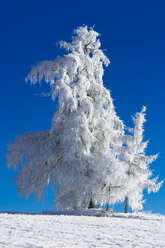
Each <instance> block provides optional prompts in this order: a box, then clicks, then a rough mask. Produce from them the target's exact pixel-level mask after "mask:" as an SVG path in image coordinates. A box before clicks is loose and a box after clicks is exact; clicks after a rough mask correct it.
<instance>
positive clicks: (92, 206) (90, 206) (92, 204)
mask: <svg viewBox="0 0 165 248" xmlns="http://www.w3.org/2000/svg"><path fill="white" fill-rule="evenodd" d="M90 208H95V203H94V201H93V200H92V198H91V199H90V201H89V206H88V209H90Z"/></svg>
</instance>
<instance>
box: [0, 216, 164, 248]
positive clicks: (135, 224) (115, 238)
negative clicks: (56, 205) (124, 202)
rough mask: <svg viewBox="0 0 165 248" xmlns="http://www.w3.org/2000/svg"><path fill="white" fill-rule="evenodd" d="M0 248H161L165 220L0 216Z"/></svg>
mask: <svg viewBox="0 0 165 248" xmlns="http://www.w3.org/2000/svg"><path fill="white" fill-rule="evenodd" d="M124 217H127V218H124ZM0 247H1V248H6V247H8V248H18V247H19V248H86V247H97V248H109V247H112V248H115V247H122V248H132V247H140V248H149V247H152V248H160V247H162V248H164V247H165V216H159V215H149V214H145V215H143V216H137V218H136V216H132V217H131V216H130V215H123V214H122V215H121V216H118V217H113V216H111V217H95V216H64V215H20V214H15V215H13V214H0Z"/></svg>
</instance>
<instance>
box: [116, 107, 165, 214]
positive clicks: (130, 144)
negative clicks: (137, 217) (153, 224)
mask: <svg viewBox="0 0 165 248" xmlns="http://www.w3.org/2000/svg"><path fill="white" fill-rule="evenodd" d="M145 112H146V107H143V108H142V111H141V112H140V113H136V114H135V116H134V117H133V122H134V128H128V131H129V132H130V133H132V135H131V134H130V135H123V136H122V137H121V139H122V141H123V145H122V146H120V147H118V148H117V149H116V152H117V153H118V154H120V156H119V157H120V160H121V163H123V165H124V168H125V177H123V180H124V183H123V186H122V187H121V188H120V190H121V191H122V192H124V194H125V212H127V209H128V205H129V206H130V207H131V209H132V210H139V209H142V207H143V202H144V201H143V190H144V189H145V188H146V189H148V192H149V193H150V192H151V191H153V192H157V191H158V190H159V188H160V187H161V184H162V182H160V183H157V177H156V178H153V179H150V178H151V176H152V171H151V170H150V169H149V164H151V163H152V162H153V161H154V160H155V159H156V158H157V154H156V155H153V156H147V155H146V154H145V149H146V147H147V144H148V141H146V142H143V132H144V129H143V124H144V122H145V121H146V120H145ZM124 194H123V195H124Z"/></svg>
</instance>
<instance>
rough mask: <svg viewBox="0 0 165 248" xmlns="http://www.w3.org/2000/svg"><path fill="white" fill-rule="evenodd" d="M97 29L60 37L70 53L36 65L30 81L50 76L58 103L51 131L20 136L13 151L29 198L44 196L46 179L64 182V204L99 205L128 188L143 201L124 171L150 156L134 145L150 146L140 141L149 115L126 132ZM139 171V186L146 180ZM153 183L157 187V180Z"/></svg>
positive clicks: (59, 202) (60, 200)
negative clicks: (66, 38)
mask: <svg viewBox="0 0 165 248" xmlns="http://www.w3.org/2000/svg"><path fill="white" fill-rule="evenodd" d="M98 36H99V34H98V33H97V32H95V31H94V30H93V29H88V27H87V26H83V27H79V28H78V29H76V30H75V32H74V35H73V37H72V41H71V43H67V42H65V41H61V42H59V44H60V47H62V48H64V49H66V50H67V52H68V53H67V54H66V55H64V56H63V57H60V58H57V59H55V60H53V61H44V62H41V63H39V64H38V65H36V66H35V67H34V68H33V69H32V70H31V72H30V73H29V74H28V76H27V77H26V82H28V81H30V82H31V84H36V83H37V82H39V83H40V82H41V81H42V80H43V79H44V80H45V82H46V83H48V84H49V85H50V95H51V97H52V100H54V99H55V98H56V97H57V98H58V110H57V112H56V113H55V114H54V117H53V119H52V127H51V130H48V131H43V132H28V133H25V134H22V135H20V136H19V137H18V138H17V139H16V141H15V142H14V143H12V144H10V145H9V152H8V154H7V164H8V166H9V167H11V166H13V167H14V169H17V170H18V174H17V176H16V182H17V184H18V191H19V193H20V194H23V195H25V196H26V197H28V196H29V195H30V194H31V193H32V192H34V196H35V197H36V198H42V199H44V192H45V190H46V188H47V187H48V185H49V184H51V185H52V187H54V186H57V185H58V190H56V206H57V208H60V209H72V208H87V207H88V206H89V204H90V202H91V201H92V202H93V204H94V205H95V204H96V203H98V204H102V203H107V204H109V203H115V202H116V201H124V199H125V196H127V195H129V202H130V206H131V207H132V208H133V209H134V208H137V207H139V205H138V204H135V203H131V202H133V200H131V199H132V198H131V193H130V192H132V191H131V190H130V189H131V187H130V186H129V185H131V176H130V175H129V177H128V173H126V171H127V172H128V171H131V169H130V167H129V164H131V162H132V160H131V158H132V159H133V163H139V162H140V164H138V166H137V167H138V169H136V171H139V170H141V169H142V168H141V167H145V163H146V162H147V161H151V160H152V157H151V158H150V160H148V158H147V157H146V159H143V157H145V156H144V155H137V156H135V153H136V152H135V151H134V150H133V145H134V143H135V141H134V139H135V140H136V143H135V145H136V146H137V147H138V149H139V150H138V153H139V151H140V153H142V152H143V148H145V145H146V144H145V143H144V144H142V143H141V136H142V130H141V126H140V125H141V123H142V122H143V121H142V119H141V118H140V117H139V116H143V113H141V114H140V115H139V116H138V117H136V118H135V119H134V121H135V129H133V132H134V136H126V135H125V134H124V125H123V122H122V121H121V120H120V119H119V117H118V116H117V115H116V112H115V109H114V105H113V100H112V98H111V95H110V92H109V90H107V89H106V88H105V87H104V86H103V80H102V77H103V74H104V68H103V66H108V64H109V63H110V62H109V59H108V58H107V57H106V56H105V54H104V53H103V51H102V50H101V49H100V46H101V43H100V40H99V39H98ZM139 130H140V132H139ZM124 142H126V146H125V147H124V146H123V143H124ZM131 142H132V143H131ZM131 149H132V150H131ZM136 149H137V148H136ZM124 153H125V154H124ZM129 155H130V157H129ZM134 160H136V161H134ZM129 161H131V162H129ZM144 161H145V162H144ZM128 162H129V163H128ZM131 168H132V167H131ZM143 169H144V170H146V167H145V168H143ZM135 174H136V176H137V182H136V181H135V183H134V182H133V181H132V186H133V187H134V185H135V184H136V185H139V181H140V180H141V179H138V173H135ZM147 175H148V174H147ZM143 177H145V178H146V179H147V178H148V176H147V177H146V176H145V174H144V176H143ZM147 182H148V187H149V189H153V185H154V180H150V181H147ZM142 184H143V185H144V180H143V183H142ZM135 187H136V186H135ZM155 189H156V188H155ZM139 192H140V191H139ZM139 199H140V198H139ZM139 201H140V200H139Z"/></svg>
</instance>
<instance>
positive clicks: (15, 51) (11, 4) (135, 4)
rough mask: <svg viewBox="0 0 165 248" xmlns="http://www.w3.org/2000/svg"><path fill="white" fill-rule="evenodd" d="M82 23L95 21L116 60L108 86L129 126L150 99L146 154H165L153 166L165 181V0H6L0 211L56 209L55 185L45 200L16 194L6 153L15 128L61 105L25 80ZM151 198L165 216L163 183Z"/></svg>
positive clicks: (41, 126) (33, 125)
mask: <svg viewBox="0 0 165 248" xmlns="http://www.w3.org/2000/svg"><path fill="white" fill-rule="evenodd" d="M82 24H86V25H88V26H94V25H95V30H96V31H97V32H99V33H100V34H101V37H100V38H101V43H102V48H103V49H106V50H107V51H106V55H107V56H108V57H109V58H110V60H111V64H110V66H109V67H108V68H106V70H105V76H104V85H105V86H106V87H107V88H108V89H110V90H111V93H112V97H113V99H114V104H115V107H116V111H117V113H118V115H119V116H120V117H121V119H122V120H124V122H125V124H127V125H131V124H132V122H131V115H134V113H135V112H137V111H140V109H141V107H142V106H143V105H147V107H148V109H147V120H148V121H147V123H146V124H145V139H149V140H150V143H149V146H148V149H147V153H148V154H155V153H158V152H160V155H159V158H158V159H157V161H156V162H155V163H153V164H152V165H151V168H152V170H154V175H159V178H160V180H161V179H165V110H164V109H165V97H164V96H165V1H162V0H160V1H159V0H158V1H155V0H145V1H144V0H139V1H132V0H130V1H127V0H126V1H123V0H116V1H111V0H106V1H105V0H102V1H98V0H91V1H90V0H88V1H87V0H84V1H76V0H70V1H67V0H65V1H55V0H52V1H50V0H47V1H42V0H40V1H39V0H36V1H35V0H33V1H32V0H28V1H17V0H15V1H12V0H11V1H9V0H5V1H1V6H0V25H1V29H0V30H1V31H0V35H1V38H0V56H1V66H0V75H1V82H0V117H1V121H0V211H5V210H9V211H43V210H47V209H50V210H53V207H54V205H53V192H51V191H50V192H49V195H48V197H47V198H46V201H45V204H44V206H43V204H42V202H35V201H34V200H33V196H31V197H30V199H28V200H26V199H25V198H24V197H18V195H17V189H16V185H15V184H14V183H13V179H12V177H13V171H11V170H9V169H8V168H7V167H6V166H5V164H6V160H5V153H6V151H7V149H6V148H7V144H8V143H10V142H11V141H13V140H14V139H15V137H16V135H17V134H21V133H23V132H26V131H38V130H46V129H49V128H50V125H51V118H52V116H53V113H54V111H55V109H56V105H55V103H53V102H51V100H50V99H49V98H41V97H39V96H36V94H39V93H41V92H42V91H43V89H42V88H41V87H39V86H35V87H31V86H30V85H28V84H26V83H25V81H24V78H25V77H26V75H27V73H28V72H29V71H30V69H31V66H32V65H35V63H36V62H39V61H43V60H46V59H54V58H56V57H57V56H58V55H62V52H63V51H60V50H59V48H58V47H57V46H56V42H57V41H59V40H61V39H63V40H66V41H68V40H69V39H70V36H71V34H72V31H73V29H75V28H76V27H78V26H80V25H82ZM145 199H146V203H145V205H144V210H151V211H153V212H159V213H162V214H165V184H164V185H163V186H162V188H161V189H160V191H159V193H157V194H150V195H148V194H146V193H145ZM122 207H123V206H122V205H118V206H115V209H116V210H118V209H121V208H122Z"/></svg>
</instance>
